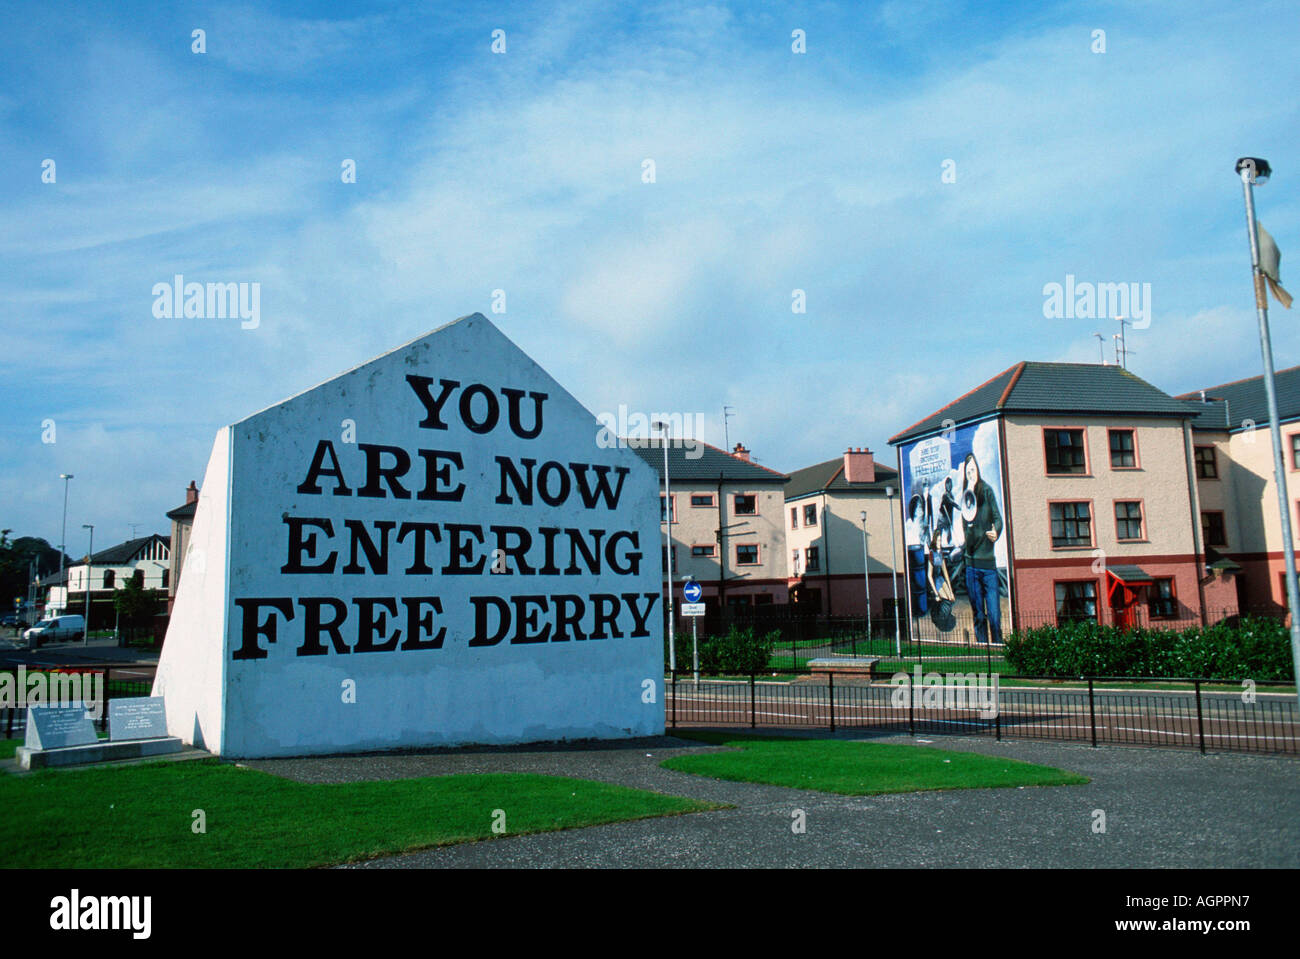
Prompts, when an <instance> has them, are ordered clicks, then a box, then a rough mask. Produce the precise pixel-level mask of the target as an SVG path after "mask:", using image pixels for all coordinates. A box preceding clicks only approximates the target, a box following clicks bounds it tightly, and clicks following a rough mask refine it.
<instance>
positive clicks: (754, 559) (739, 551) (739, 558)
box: [736, 544, 758, 566]
mask: <svg viewBox="0 0 1300 959" xmlns="http://www.w3.org/2000/svg"><path fill="white" fill-rule="evenodd" d="M736 565H737V566H757V565H758V546H757V544H755V545H750V546H737V547H736Z"/></svg>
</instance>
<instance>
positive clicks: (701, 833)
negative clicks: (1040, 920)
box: [248, 731, 1300, 868]
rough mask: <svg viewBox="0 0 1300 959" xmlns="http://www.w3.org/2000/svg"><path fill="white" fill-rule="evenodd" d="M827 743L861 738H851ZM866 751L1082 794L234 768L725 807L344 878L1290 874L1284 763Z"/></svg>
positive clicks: (610, 748) (1290, 799)
mask: <svg viewBox="0 0 1300 959" xmlns="http://www.w3.org/2000/svg"><path fill="white" fill-rule="evenodd" d="M838 738H843V739H851V738H859V739H861V738H865V737H863V736H862V735H861V732H860V731H859V732H856V733H851V734H843V735H841V736H840V737H838ZM872 741H878V742H896V743H915V742H921V743H922V744H925V743H927V742H928V743H930V744H932V745H934V746H936V747H942V748H945V749H952V750H963V751H969V752H979V753H985V754H987V755H994V756H1006V757H1010V758H1014V759H1023V760H1026V761H1029V762H1036V763H1042V764H1044V765H1049V766H1057V767H1060V768H1064V769H1069V770H1072V771H1075V772H1078V773H1082V774H1083V775H1085V776H1088V777H1090V778H1091V779H1092V782H1091V783H1089V784H1088V785H1085V786H1056V787H1050V788H1023V787H1022V788H1017V789H965V790H954V791H948V792H924V793H907V794H895V795H887V796H861V797H850V796H836V795H833V794H829V793H821V792H812V791H807V790H798V789H786V788H778V787H772V786H761V785H754V784H750V783H731V782H723V781H720V780H712V779H705V778H703V777H699V776H692V775H689V774H687V773H679V772H673V771H670V770H666V769H661V768H660V767H659V765H658V764H659V762H660V761H661V760H664V759H668V758H670V757H672V756H678V755H682V754H684V753H692V752H699V751H702V750H709V749H713V748H717V747H705V746H698V745H689V743H688V741H686V740H680V739H676V738H674V737H671V736H665V737H658V738H655V739H642V740H634V741H631V742H623V743H618V744H603V745H568V746H550V747H539V746H529V747H519V748H500V749H474V750H449V751H443V752H425V753H420V754H402V755H392V754H389V755H373V756H357V757H331V758H321V759H292V760H261V761H256V762H249V763H248V765H250V766H253V767H255V768H259V769H264V770H266V771H268V772H273V773H276V774H279V775H283V776H288V777H290V778H294V779H300V780H302V781H304V782H344V781H355V780H364V779H389V778H404V777H411V776H430V775H446V774H451V773H482V772H507V771H508V772H534V773H545V774H551V775H564V776H574V777H579V778H584V779H596V780H603V781H606V782H613V783H620V784H622V785H626V786H634V787H637V788H641V789H651V790H655V791H658V792H665V793H671V794H673V795H678V796H692V797H697V798H700V799H709V800H714V801H717V802H725V803H730V804H731V805H732V806H734V808H731V809H724V810H718V811H715V812H706V813H694V814H691V815H685V816H671V817H666V818H660V819H648V820H641V821H637V822H629V823H616V824H612V825H608V826H594V827H591V828H587V829H577V830H566V831H563V832H557V833H547V834H542V835H534V836H516V837H510V836H506V837H502V838H500V839H493V840H489V841H484V842H477V843H467V844H462V845H459V846H448V847H444V848H441V849H431V850H427V851H424V852H419V853H411V854H408V855H403V856H394V857H390V858H386V859H380V860H374V861H371V862H366V863H358V864H354V865H352V866H348V867H344V868H377V867H378V868H476V867H507V868H557V867H560V868H563V867H604V868H627V867H687V868H701V867H729V868H743V867H751V868H752V867H795V868H810V867H811V868H818V867H850V868H851V867H885V868H890V867H955V868H961V867H1002V868H1053V867H1068V868H1089V867H1119V868H1123V867H1141V868H1161V867H1244V868H1255V867H1291V868H1295V867H1297V866H1300V788H1297V783H1298V782H1300V760H1296V759H1289V758H1273V757H1265V756H1248V755H1239V754H1217V755H1216V754H1210V755H1206V756H1202V755H1200V754H1199V753H1197V752H1194V751H1190V750H1188V751H1182V750H1166V749H1143V748H1131V747H1130V748H1126V747H1103V748H1100V749H1094V748H1092V747H1090V746H1086V745H1075V744H1057V743H1038V742H1009V741H1008V742H1002V743H998V742H996V741H989V740H983V739H968V738H962V737H942V736H927V737H923V738H919V739H917V738H912V737H908V736H888V737H877V738H874V739H872ZM506 803H508V800H507V801H506ZM503 805H505V808H507V810H508V808H509V807H508V805H506V804H503ZM795 809H802V810H803V811H804V812H805V814H806V821H807V831H806V832H805V833H804V834H802V835H797V834H795V833H794V832H793V831H792V829H791V824H792V822H793V819H792V812H793V810H795ZM1097 809H1101V810H1103V811H1104V812H1105V815H1106V831H1105V833H1094V832H1093V828H1092V827H1093V823H1094V815H1093V811H1094V810H1097Z"/></svg>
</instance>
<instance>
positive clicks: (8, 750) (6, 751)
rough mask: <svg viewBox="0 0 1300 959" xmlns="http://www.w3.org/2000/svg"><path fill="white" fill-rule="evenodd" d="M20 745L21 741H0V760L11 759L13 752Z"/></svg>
mask: <svg viewBox="0 0 1300 959" xmlns="http://www.w3.org/2000/svg"><path fill="white" fill-rule="evenodd" d="M22 744H23V741H22V740H21V739H0V759H13V758H14V750H15V749H17V748H18V747H19V746H21V745H22Z"/></svg>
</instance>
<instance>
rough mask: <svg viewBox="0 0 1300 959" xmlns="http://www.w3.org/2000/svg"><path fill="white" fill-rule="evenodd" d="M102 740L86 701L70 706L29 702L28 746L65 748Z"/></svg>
mask: <svg viewBox="0 0 1300 959" xmlns="http://www.w3.org/2000/svg"><path fill="white" fill-rule="evenodd" d="M94 742H98V738H97V737H96V736H95V727H94V724H92V723H91V721H90V716H89V714H87V712H86V704H85V703H71V704H69V705H67V706H28V707H27V738H26V741H25V742H24V744H23V745H24V746H25V747H26V748H27V749H61V748H62V747H64V746H85V745H88V744H90V743H94Z"/></svg>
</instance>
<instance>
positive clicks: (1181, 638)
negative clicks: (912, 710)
mask: <svg viewBox="0 0 1300 959" xmlns="http://www.w3.org/2000/svg"><path fill="white" fill-rule="evenodd" d="M1006 660H1007V662H1008V663H1009V664H1010V666H1011V668H1012V670H1014V672H1015V673H1016V674H1018V675H1021V676H1061V677H1073V676H1141V677H1186V678H1196V679H1257V680H1258V679H1280V680H1287V681H1290V680H1291V679H1292V678H1293V677H1292V666H1291V634H1290V632H1289V631H1288V629H1287V628H1286V626H1284V625H1283V624H1282V623H1280V622H1278V621H1277V620H1272V619H1261V618H1258V617H1245V618H1241V619H1232V620H1223V621H1222V622H1219V623H1215V624H1214V625H1213V626H1205V627H1200V626H1195V627H1192V628H1190V629H1183V630H1172V629H1149V628H1138V629H1130V630H1120V629H1117V628H1115V627H1114V626H1101V625H1098V624H1097V623H1095V622H1091V621H1088V622H1078V623H1063V624H1061V625H1059V626H1040V627H1037V628H1035V629H1028V630H1024V631H1023V632H1020V633H1014V634H1012V635H1010V636H1008V637H1007V647H1006Z"/></svg>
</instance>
